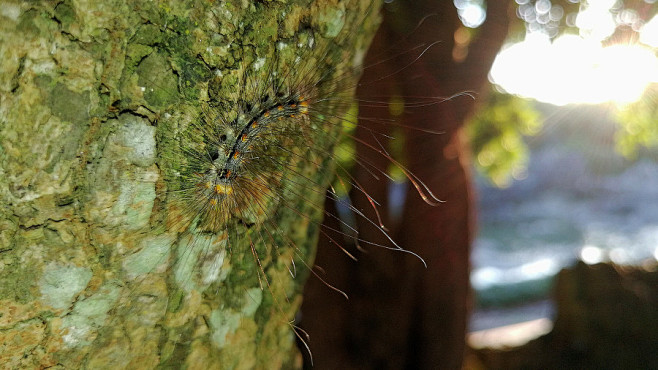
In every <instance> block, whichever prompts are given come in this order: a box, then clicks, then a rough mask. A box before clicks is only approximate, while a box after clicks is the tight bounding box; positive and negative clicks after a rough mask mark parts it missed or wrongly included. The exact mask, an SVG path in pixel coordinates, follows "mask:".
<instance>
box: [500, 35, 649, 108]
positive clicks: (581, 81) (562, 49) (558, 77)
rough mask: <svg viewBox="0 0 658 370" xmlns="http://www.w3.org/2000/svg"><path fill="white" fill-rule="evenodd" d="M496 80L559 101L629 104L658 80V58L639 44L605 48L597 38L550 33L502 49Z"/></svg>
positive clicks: (511, 89)
mask: <svg viewBox="0 0 658 370" xmlns="http://www.w3.org/2000/svg"><path fill="white" fill-rule="evenodd" d="M490 77H491V80H492V82H493V83H495V84H497V85H499V86H500V87H501V88H502V89H504V90H505V91H507V92H508V93H511V94H518V95H521V96H524V97H528V98H534V99H537V100H540V101H543V102H547V103H552V104H555V105H565V104H569V103H589V104H598V103H603V102H607V101H615V102H618V103H630V102H633V101H635V100H637V99H639V98H640V96H642V93H643V92H644V90H645V89H646V87H647V86H648V85H649V84H650V83H651V82H658V59H656V56H655V54H654V52H653V51H651V50H649V49H647V48H645V47H642V46H640V45H613V46H608V47H603V46H602V45H601V43H600V42H599V41H597V40H594V39H584V38H582V37H580V36H576V35H564V36H561V37H559V38H557V39H555V40H554V41H553V42H552V43H551V42H550V40H549V38H548V37H547V36H546V35H541V34H528V35H527V36H526V40H525V41H523V42H521V43H517V44H514V45H511V46H509V47H507V48H505V49H504V50H502V51H501V52H500V53H499V54H498V56H497V57H496V60H495V61H494V64H493V66H492V68H491V74H490Z"/></svg>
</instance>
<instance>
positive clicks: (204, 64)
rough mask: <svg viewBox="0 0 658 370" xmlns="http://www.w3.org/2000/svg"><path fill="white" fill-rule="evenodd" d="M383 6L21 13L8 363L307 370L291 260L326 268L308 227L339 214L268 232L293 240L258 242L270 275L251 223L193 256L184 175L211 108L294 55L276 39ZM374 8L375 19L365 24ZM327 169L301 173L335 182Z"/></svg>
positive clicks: (0, 259)
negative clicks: (177, 178) (184, 146)
mask: <svg viewBox="0 0 658 370" xmlns="http://www.w3.org/2000/svg"><path fill="white" fill-rule="evenodd" d="M368 4H370V1H366V0H353V1H343V2H340V1H326V2H324V1H318V2H310V1H308V0H290V1H280V2H278V1H259V2H250V1H236V2H205V1H194V0H189V1H180V2H176V1H170V2H141V1H130V0H112V1H101V2H72V1H66V0H64V1H43V2H29V3H27V2H20V1H15V2H11V1H3V4H2V7H1V8H2V9H1V11H0V20H1V21H0V35H1V36H0V58H2V63H1V68H2V69H1V70H0V94H1V95H0V99H1V100H0V197H1V200H0V343H2V344H1V345H0V363H2V364H3V366H7V367H9V368H45V367H58V366H59V367H62V368H80V367H83V368H93V369H99V368H113V369H117V368H131V369H136V368H153V367H157V366H160V367H168V366H171V367H188V368H203V369H208V368H292V367H300V366H301V362H300V361H301V357H300V356H299V353H298V351H297V349H296V346H295V336H294V333H293V331H292V329H291V325H290V323H289V322H290V320H291V319H292V318H293V317H294V314H295V312H296V311H297V309H298V307H299V304H300V302H301V296H300V290H301V285H302V284H303V282H304V274H303V273H300V274H298V276H297V277H293V276H291V275H290V274H289V272H288V267H287V264H286V263H285V262H284V260H286V259H287V260H288V261H289V260H290V259H291V258H293V257H292V256H293V255H301V256H302V257H301V258H302V259H303V260H305V261H306V263H308V264H309V265H310V264H311V261H312V258H313V255H314V248H315V247H314V246H315V241H316V238H317V231H318V230H317V229H318V226H317V224H318V223H317V222H308V221H307V220H308V219H307V218H303V217H301V216H300V215H301V214H313V215H314V216H313V217H315V218H316V219H317V218H319V217H320V216H321V212H319V211H317V210H315V211H313V210H304V207H308V206H305V205H304V203H306V202H304V201H302V200H299V205H296V204H295V205H288V207H287V209H298V211H296V212H291V211H286V210H283V211H278V212H276V213H273V215H272V216H271V217H272V219H271V220H267V222H266V223H267V224H268V225H278V226H277V227H278V228H279V230H281V234H283V235H287V236H288V237H289V238H290V240H292V242H291V243H289V244H288V246H285V245H284V246H280V247H279V248H278V249H277V251H276V253H275V252H273V247H272V246H271V245H262V246H258V248H260V250H259V251H258V253H259V254H260V255H261V258H260V260H259V261H260V263H261V265H262V267H259V266H258V264H257V263H256V262H255V260H254V257H253V256H252V249H251V245H250V244H251V243H250V241H249V237H248V235H250V234H249V233H250V232H252V230H247V229H246V227H245V226H244V225H242V226H240V225H237V226H236V227H238V228H239V227H243V230H237V231H235V234H236V235H244V236H247V237H245V238H242V240H240V241H236V242H235V243H233V244H232V245H231V249H230V251H228V250H227V248H226V245H225V239H221V238H219V237H217V235H208V234H203V235H200V234H199V235H196V236H195V235H191V234H189V233H188V235H186V236H185V237H186V238H188V239H189V238H195V240H196V244H195V243H187V244H185V245H186V248H185V249H182V248H180V246H181V245H182V241H181V238H183V237H182V236H181V233H180V230H176V229H173V230H172V229H169V228H168V225H170V221H171V219H172V218H174V219H175V217H176V215H177V213H176V212H177V210H176V207H175V206H174V205H172V204H170V202H168V200H169V197H168V194H170V191H171V190H172V189H174V190H175V188H176V184H175V183H174V182H172V181H170V177H168V176H167V173H176V169H177V166H179V165H180V164H179V162H180V161H181V160H182V159H181V155H183V154H182V153H181V151H180V145H181V144H180V141H181V140H184V139H182V138H181V136H180V134H181V132H182V131H183V130H184V126H185V125H184V123H185V122H189V121H190V120H195V119H198V117H199V116H200V115H201V113H200V112H201V111H202V110H203V109H202V107H203V104H202V103H203V102H204V101H205V102H208V101H210V100H212V99H215V100H217V99H219V100H221V99H222V98H223V97H232V98H234V97H235V95H236V89H237V86H238V84H239V82H238V81H237V79H233V80H232V79H231V78H230V77H231V76H234V74H231V71H235V70H237V69H240V68H241V67H244V65H245V64H249V63H252V62H253V61H255V60H257V59H258V58H260V57H262V56H267V55H272V54H273V53H275V52H276V53H279V56H278V58H279V60H283V61H285V59H286V58H289V59H290V60H291V61H293V60H294V59H293V58H295V57H296V56H295V55H294V54H285V53H283V52H281V50H283V48H277V47H276V45H277V44H280V43H281V42H284V41H287V40H289V39H294V36H295V35H296V33H297V32H299V30H301V29H305V30H307V31H308V30H309V29H311V30H312V32H314V33H315V34H317V35H319V37H335V35H336V33H337V32H338V31H340V30H341V29H342V30H345V29H348V30H350V29H352V28H353V29H354V30H356V29H364V30H370V31H372V29H373V27H374V26H372V25H374V24H375V23H376V22H375V19H376V18H377V14H376V13H377V12H376V11H374V10H373V9H374V8H373V7H370V6H369V5H368ZM364 9H368V12H370V13H372V14H371V15H369V16H366V17H364V16H359V17H354V16H347V15H349V14H350V12H351V11H354V12H363V11H364ZM365 24H371V26H364V25H365ZM355 32H356V31H355ZM356 33H358V32H356ZM359 35H360V36H359V37H358V38H359V39H360V40H361V41H360V42H361V44H360V45H361V48H362V49H363V48H365V40H368V36H367V32H364V33H363V34H359ZM355 39H356V38H355ZM275 50H277V51H275ZM356 52H357V50H356V48H354V49H352V50H349V51H346V52H345V53H346V54H345V58H343V60H342V61H341V63H346V62H345V61H347V60H351V59H352V58H351V57H348V56H349V55H350V53H356ZM265 63H266V64H267V63H268V62H267V61H266V62H265ZM267 69H268V68H264V69H263V70H267ZM270 70H271V69H270ZM217 76H225V78H224V79H223V80H221V81H220V83H218V84H217V86H211V84H210V83H209V81H211V80H212V79H213V77H217ZM227 76H228V77H227ZM318 140H320V139H318ZM314 170H316V171H317V168H315V169H314V168H310V169H307V171H309V172H304V170H300V172H302V173H305V174H306V175H305V176H315V177H316V178H317V179H316V181H317V182H318V183H327V181H328V180H329V177H330V175H328V174H327V173H320V174H313V171H314ZM308 173H310V174H308ZM318 193H321V192H318ZM268 217H269V216H268ZM264 223H265V222H264ZM299 225H302V226H299ZM202 236H203V237H202ZM197 244H198V245H197ZM265 244H267V243H265ZM290 245H294V246H295V248H294V249H295V250H292V249H293V248H292V247H290ZM182 257H184V258H182ZM182 260H184V261H185V264H181V261H182ZM208 263H212V264H213V266H214V267H215V268H214V269H212V268H210V267H208ZM218 266H219V268H217V267H218ZM207 270H212V271H213V274H214V275H212V274H211V275H212V276H209V274H210V273H208V272H207ZM204 271H205V272H204ZM263 274H264V275H265V276H266V277H265V276H263V277H261V275H263ZM263 279H266V280H267V281H268V284H264V283H263ZM264 285H266V286H265V287H264V288H263V286H264Z"/></svg>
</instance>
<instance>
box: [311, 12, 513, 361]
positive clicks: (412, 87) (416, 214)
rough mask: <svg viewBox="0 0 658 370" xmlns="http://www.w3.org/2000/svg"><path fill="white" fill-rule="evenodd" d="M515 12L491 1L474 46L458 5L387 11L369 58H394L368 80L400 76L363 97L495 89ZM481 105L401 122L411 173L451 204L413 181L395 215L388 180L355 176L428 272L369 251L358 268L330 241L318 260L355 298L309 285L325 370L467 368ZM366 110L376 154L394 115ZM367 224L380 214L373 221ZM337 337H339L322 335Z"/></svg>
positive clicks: (369, 230)
mask: <svg viewBox="0 0 658 370" xmlns="http://www.w3.org/2000/svg"><path fill="white" fill-rule="evenodd" d="M509 5H510V3H508V2H506V1H488V2H487V6H488V9H487V20H486V21H485V23H484V24H483V25H482V26H481V27H480V28H478V29H477V30H475V31H474V33H473V34H471V37H470V39H464V33H463V31H464V30H462V34H461V37H460V34H458V33H457V32H458V30H459V29H460V27H462V26H461V23H460V21H459V19H458V18H457V12H456V10H455V8H454V5H453V3H452V2H449V1H433V0H429V1H406V2H402V1H400V2H393V3H392V4H390V7H389V6H388V5H387V6H385V9H386V10H388V11H385V15H384V22H383V24H382V26H381V27H380V29H379V31H378V33H377V35H376V37H375V40H374V42H373V45H372V47H371V50H370V52H369V57H368V58H367V59H370V60H371V61H372V60H377V59H379V60H381V59H384V60H385V62H384V63H379V64H377V66H376V67H375V68H372V69H368V70H366V71H365V73H364V76H363V77H362V80H366V81H367V80H368V78H369V77H370V78H371V77H372V76H391V78H386V79H382V80H381V81H379V83H376V84H365V85H363V86H361V87H360V89H359V91H358V95H359V97H361V98H365V99H366V101H367V100H368V99H367V97H369V96H372V95H379V96H381V95H386V94H387V93H388V94H390V95H396V94H397V95H399V96H401V97H402V99H403V100H404V101H406V102H408V103H409V104H413V101H414V99H413V97H429V96H434V97H440V96H451V95H453V94H456V93H459V92H462V91H471V92H475V93H476V94H477V93H478V92H484V91H486V88H485V87H486V86H487V74H488V72H489V69H490V67H491V64H492V63H493V59H494V57H495V55H496V53H497V52H498V50H499V49H500V47H501V45H502V43H503V40H504V39H505V37H506V34H507V22H508V19H509V18H508V14H507V11H508V7H509ZM411 30H414V31H411ZM437 41H438V43H437V44H436V45H434V46H433V47H432V48H430V49H429V50H428V51H427V52H426V53H425V54H424V55H422V56H421V57H420V58H419V59H418V60H417V61H415V62H414V61H413V59H414V58H415V57H416V56H417V53H413V52H409V50H412V48H413V47H416V46H417V45H429V44H431V43H434V42H437ZM400 45H402V47H399V46H400ZM405 50H406V52H405ZM387 56H390V57H387ZM396 71H397V72H396ZM474 107H475V104H474V101H473V100H472V99H470V98H459V99H455V100H453V101H448V102H444V103H441V104H435V105H428V106H424V107H416V108H412V107H410V106H407V107H405V109H404V112H403V114H402V116H401V120H400V122H401V123H402V127H403V128H400V129H399V131H404V135H405V140H404V141H405V142H404V149H403V150H404V152H405V155H406V160H407V162H406V163H407V165H408V168H409V169H410V170H411V172H413V173H414V174H415V175H417V176H418V177H419V178H420V179H422V181H424V182H425V184H427V185H428V186H429V187H430V188H431V189H432V191H433V192H435V194H437V195H438V197H439V198H441V199H443V200H445V203H444V204H441V205H439V206H437V207H430V206H428V205H427V204H425V203H424V202H423V201H422V200H421V198H420V197H419V196H418V194H417V193H416V190H415V189H414V188H413V187H412V186H410V185H409V186H408V189H407V191H406V198H405V199H406V202H405V204H404V209H403V211H402V212H401V214H400V213H399V212H398V214H397V215H395V213H396V211H394V210H393V209H392V208H391V207H390V205H389V204H388V202H387V199H388V194H389V191H390V189H389V185H390V184H388V183H387V182H385V181H380V182H377V181H372V175H371V170H368V169H365V168H362V167H357V168H356V174H355V177H356V179H357V181H359V182H361V183H362V184H366V191H367V193H368V194H369V195H370V196H371V197H372V198H374V199H375V200H377V201H378V202H380V203H382V207H380V215H381V216H382V218H383V220H384V224H385V225H386V226H387V227H388V228H389V229H390V230H391V233H392V235H393V236H394V239H395V240H396V241H397V242H398V244H399V245H400V246H401V247H402V248H405V249H408V250H410V251H413V252H415V253H417V254H418V255H420V256H421V257H422V258H423V259H424V260H425V261H426V262H427V268H424V267H423V265H422V264H421V262H420V261H419V260H418V259H417V258H415V257H413V256H410V255H408V254H405V253H402V252H396V251H390V250H384V249H383V248H377V247H373V246H368V245H362V247H364V248H366V249H367V251H368V253H362V254H360V255H359V262H357V263H355V262H353V261H350V260H347V259H345V258H344V257H343V256H341V255H340V253H339V252H338V253H334V252H333V251H332V250H331V246H330V245H323V244H321V245H320V247H319V250H318V258H317V263H318V264H320V265H322V266H326V267H327V268H328V270H329V271H331V272H334V271H335V272H336V276H334V277H333V280H332V281H336V282H337V283H336V284H337V285H338V286H346V287H348V288H347V289H346V290H347V294H348V295H349V296H350V301H349V302H342V301H341V300H340V297H331V296H327V295H322V294H319V293H317V292H318V290H321V289H322V287H321V286H319V284H317V283H316V282H314V281H309V283H308V284H307V286H306V288H305V295H306V300H305V302H304V305H303V307H302V313H303V314H304V316H303V318H304V321H303V324H304V328H306V329H307V330H308V331H309V333H310V334H311V337H312V341H311V348H312V349H313V351H314V354H315V357H316V363H317V364H318V366H317V367H318V368H322V369H325V368H335V369H339V368H340V369H345V368H354V369H364V368H369V369H384V368H389V369H400V368H409V369H458V368H460V367H461V362H462V357H463V354H464V349H465V331H466V325H467V317H468V309H469V305H470V285H469V268H470V265H469V255H470V244H471V240H472V236H473V229H474V211H473V204H472V199H473V189H472V184H471V176H470V164H469V157H468V149H467V145H466V144H465V143H464V140H463V138H462V136H463V135H462V126H463V124H464V122H465V121H466V119H467V118H468V116H469V115H470V114H471V112H472V111H473V109H474ZM359 114H360V115H361V116H363V117H369V119H368V120H365V121H362V122H361V123H360V126H359V130H358V132H357V136H358V137H359V138H361V139H362V140H364V141H367V142H370V143H372V145H374V146H375V147H378V146H379V145H381V143H382V142H383V140H382V135H373V134H372V131H370V130H375V131H376V132H390V131H386V130H387V128H386V127H384V126H381V125H377V124H374V123H373V122H375V123H376V122H385V121H386V120H388V119H390V112H389V111H388V110H381V109H373V108H372V106H371V105H369V104H362V105H361V106H360V111H359ZM389 127H392V126H389ZM404 127H413V128H416V129H404ZM423 130H430V131H434V132H442V134H438V135H437V134H428V133H427V132H425V131H423ZM392 136H397V135H392ZM375 139H377V141H375ZM397 146H398V147H399V146H401V144H398V145H397ZM357 147H358V153H359V155H360V157H362V158H364V160H363V161H364V162H368V163H372V164H373V165H374V166H377V167H379V168H382V169H386V168H388V167H389V161H388V160H387V159H386V158H384V157H382V156H381V155H380V154H378V153H376V152H373V151H372V150H370V149H368V148H367V147H366V146H364V145H361V146H357ZM395 147H396V146H395V145H393V146H389V148H395ZM394 151H395V149H391V152H394ZM352 195H353V202H354V204H355V205H356V207H357V208H358V209H362V210H364V212H366V213H367V211H368V210H369V209H371V207H370V205H369V204H368V200H367V199H365V197H363V195H362V194H361V193H360V192H357V191H355V192H353V194H352ZM369 217H370V218H371V219H373V217H374V214H370V215H369ZM359 231H360V235H361V237H362V239H365V240H368V241H374V242H377V243H381V244H382V245H388V246H391V245H390V243H389V242H388V241H387V240H386V239H385V238H383V237H382V233H381V232H380V231H379V230H377V229H376V228H373V227H372V225H371V224H368V223H367V222H361V223H360V224H359ZM320 318H325V319H322V320H321V319H320ZM327 318H330V319H327ZM327 332H331V333H332V334H331V335H330V336H328V335H326V334H321V333H327Z"/></svg>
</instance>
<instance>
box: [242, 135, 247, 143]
mask: <svg viewBox="0 0 658 370" xmlns="http://www.w3.org/2000/svg"><path fill="white" fill-rule="evenodd" d="M241 140H242V142H243V143H246V142H247V134H244V135H242V138H241Z"/></svg>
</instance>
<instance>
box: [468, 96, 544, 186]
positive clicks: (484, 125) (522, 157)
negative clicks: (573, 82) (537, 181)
mask: <svg viewBox="0 0 658 370" xmlns="http://www.w3.org/2000/svg"><path fill="white" fill-rule="evenodd" d="M540 128H541V119H540V114H539V112H537V111H536V110H535V109H534V107H533V106H532V104H531V103H530V102H528V101H527V100H523V99H521V98H519V97H516V96H513V95H507V94H503V93H500V92H492V93H491V95H490V97H489V99H488V101H487V103H486V105H485V106H483V107H482V108H481V109H480V111H479V112H478V113H477V114H476V115H475V117H474V118H473V119H472V120H471V121H470V122H469V123H468V124H467V125H466V130H467V134H468V136H469V138H470V142H471V147H472V150H473V154H474V157H475V166H476V168H477V169H478V170H479V171H480V172H481V173H482V174H484V175H485V176H486V177H487V178H488V179H489V180H490V181H491V183H493V184H494V185H496V186H499V187H505V186H508V185H509V184H510V182H511V181H512V179H513V178H514V177H519V176H520V174H522V173H523V172H524V171H525V169H526V167H527V162H528V148H527V146H526V144H525V143H524V141H523V136H524V135H525V136H528V135H534V134H536V133H537V132H538V131H539V129H540Z"/></svg>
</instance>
